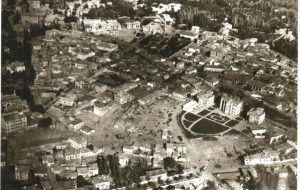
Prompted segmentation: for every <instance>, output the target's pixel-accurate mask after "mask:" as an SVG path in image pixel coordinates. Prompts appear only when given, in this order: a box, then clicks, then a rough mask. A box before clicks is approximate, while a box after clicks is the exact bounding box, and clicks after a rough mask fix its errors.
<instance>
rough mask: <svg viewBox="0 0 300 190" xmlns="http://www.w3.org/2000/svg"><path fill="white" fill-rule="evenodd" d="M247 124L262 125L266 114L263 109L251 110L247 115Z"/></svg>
mask: <svg viewBox="0 0 300 190" xmlns="http://www.w3.org/2000/svg"><path fill="white" fill-rule="evenodd" d="M247 116H248V121H249V123H256V124H258V125H260V124H262V123H263V122H264V120H265V117H266V114H265V111H264V108H256V109H255V108H252V109H251V110H249V111H248V113H247Z"/></svg>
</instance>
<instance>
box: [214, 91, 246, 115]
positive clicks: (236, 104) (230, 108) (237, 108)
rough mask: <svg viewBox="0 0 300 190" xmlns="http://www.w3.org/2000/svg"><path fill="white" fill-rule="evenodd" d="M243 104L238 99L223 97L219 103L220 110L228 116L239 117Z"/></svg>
mask: <svg viewBox="0 0 300 190" xmlns="http://www.w3.org/2000/svg"><path fill="white" fill-rule="evenodd" d="M242 107H243V102H242V101H241V100H239V99H238V98H232V97H228V96H223V97H222V98H221V101H220V110H221V111H222V112H224V113H225V114H228V115H239V114H240V113H241V112H242Z"/></svg>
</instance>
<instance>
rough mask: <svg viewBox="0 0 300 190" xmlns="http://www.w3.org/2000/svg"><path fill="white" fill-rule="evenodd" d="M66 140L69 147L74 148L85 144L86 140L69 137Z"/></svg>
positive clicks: (82, 146)
mask: <svg viewBox="0 0 300 190" xmlns="http://www.w3.org/2000/svg"><path fill="white" fill-rule="evenodd" d="M68 142H69V143H70V145H71V147H73V148H75V149H80V148H84V147H86V146H87V141H86V140H85V139H84V138H79V137H78V138H76V137H74V138H69V139H68Z"/></svg>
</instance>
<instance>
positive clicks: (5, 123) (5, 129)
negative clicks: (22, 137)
mask: <svg viewBox="0 0 300 190" xmlns="http://www.w3.org/2000/svg"><path fill="white" fill-rule="evenodd" d="M39 117H40V116H39V114H37V115H36V114H32V113H31V112H30V110H29V106H28V105H27V103H26V101H24V100H21V98H20V97H19V96H17V95H16V94H15V93H13V94H2V95H1V129H2V135H3V136H6V135H10V134H17V133H23V132H25V131H27V130H29V129H32V128H35V127H37V125H38V121H39V119H40V118H39ZM4 134H6V135H4Z"/></svg>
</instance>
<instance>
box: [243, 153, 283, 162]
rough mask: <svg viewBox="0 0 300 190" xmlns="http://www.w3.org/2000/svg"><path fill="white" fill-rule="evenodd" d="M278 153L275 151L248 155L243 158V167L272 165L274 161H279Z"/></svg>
mask: <svg viewBox="0 0 300 190" xmlns="http://www.w3.org/2000/svg"><path fill="white" fill-rule="evenodd" d="M279 154H280V153H279V152H277V151H268V152H262V153H257V154H254V155H248V156H246V157H245V158H244V163H245V165H258V164H262V165H268V164H274V163H276V161H280V157H279Z"/></svg>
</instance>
